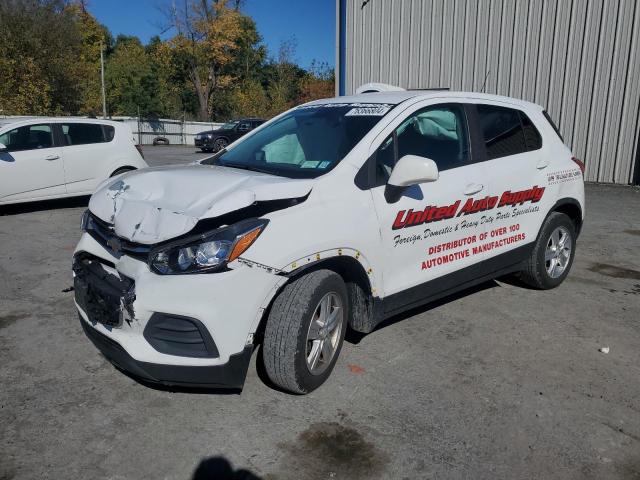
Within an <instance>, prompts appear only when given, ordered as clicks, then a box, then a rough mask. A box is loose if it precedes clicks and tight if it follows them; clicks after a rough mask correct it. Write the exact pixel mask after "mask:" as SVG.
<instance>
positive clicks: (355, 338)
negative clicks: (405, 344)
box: [344, 280, 500, 345]
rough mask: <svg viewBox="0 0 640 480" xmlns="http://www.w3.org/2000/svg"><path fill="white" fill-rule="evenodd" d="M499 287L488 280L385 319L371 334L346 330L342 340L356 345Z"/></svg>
mask: <svg viewBox="0 0 640 480" xmlns="http://www.w3.org/2000/svg"><path fill="white" fill-rule="evenodd" d="M499 286H500V285H499V284H498V283H497V282H496V281H495V280H489V281H487V282H484V283H481V284H480V285H476V286H475V287H469V288H467V289H465V290H462V291H460V292H458V293H454V294H452V295H448V296H446V297H444V298H441V299H440V300H435V301H433V302H430V303H427V304H426V305H421V306H419V307H415V308H412V309H411V310H407V311H406V312H403V313H400V314H398V315H394V316H393V317H390V318H387V319H386V320H384V321H383V322H382V323H380V324H378V326H376V328H374V329H373V332H371V333H360V332H356V331H355V330H353V329H351V328H349V329H348V330H347V333H346V335H345V338H344V339H345V340H346V341H347V342H349V343H352V344H354V345H357V344H358V343H360V342H361V341H362V339H363V338H364V337H366V336H367V335H373V334H374V333H375V332H377V331H378V330H381V329H383V328H385V327H388V326H390V325H393V324H395V323H398V322H401V321H402V320H405V319H407V318H410V317H413V316H415V315H419V314H421V313H425V312H428V311H429V310H431V309H433V308H437V307H440V306H442V305H445V304H447V303H449V302H455V301H456V300H459V299H461V298H464V297H466V296H467V295H473V294H474V293H478V292H482V291H484V290H488V289H490V288H495V287H499Z"/></svg>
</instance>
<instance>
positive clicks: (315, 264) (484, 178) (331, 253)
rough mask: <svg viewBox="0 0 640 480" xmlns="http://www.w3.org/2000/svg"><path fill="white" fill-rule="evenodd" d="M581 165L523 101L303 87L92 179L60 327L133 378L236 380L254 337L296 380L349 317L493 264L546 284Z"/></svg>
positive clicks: (220, 383) (574, 205) (569, 239)
mask: <svg viewBox="0 0 640 480" xmlns="http://www.w3.org/2000/svg"><path fill="white" fill-rule="evenodd" d="M583 173H584V164H583V163H582V162H581V161H580V160H577V159H576V158H574V157H573V155H572V153H571V151H570V150H569V148H567V147H566V146H565V145H564V144H563V141H562V139H561V137H560V135H559V134H558V133H557V130H556V128H555V127H554V126H553V123H552V122H551V121H550V119H549V117H548V116H547V115H546V113H545V112H544V110H543V108H542V107H540V106H538V105H534V104H532V103H528V102H524V101H520V100H515V99H512V98H506V97H499V96H492V95H484V94H477V93H454V92H442V91H438V92H424V91H423V92H420V91H414V92H410V91H407V92H387V93H369V94H362V95H357V96H351V97H339V98H335V99H326V100H318V101H315V102H312V103H309V104H305V105H302V106H300V107H297V108H294V109H292V110H289V111H288V112H285V113H284V114H282V115H280V116H278V117H276V118H274V119H272V120H270V121H269V122H268V123H267V124H266V125H264V126H263V127H261V128H260V129H259V130H256V131H255V132H252V133H250V134H249V135H247V136H246V137H244V138H243V139H242V140H240V141H239V142H236V143H235V144H234V145H231V146H230V147H228V149H227V150H226V151H223V152H222V153H220V154H218V155H214V156H213V157H210V158H208V159H205V160H203V161H202V162H201V164H196V165H187V166H175V167H171V168H167V167H162V168H156V169H149V170H146V171H142V172H131V173H128V174H125V175H123V176H121V177H120V178H118V179H115V180H113V181H110V182H106V183H105V184H104V185H103V187H102V188H100V189H99V190H98V191H97V192H96V193H95V194H94V195H93V197H92V198H91V201H90V203H89V209H88V210H87V212H86V213H85V215H84V218H83V229H84V233H83V235H82V237H81V239H80V242H79V244H78V246H77V248H76V251H75V254H74V261H73V271H74V276H75V292H76V305H77V307H78V311H79V313H80V316H81V318H80V323H81V325H82V328H83V329H84V331H85V333H86V334H87V335H88V336H89V338H90V339H91V340H92V341H93V343H94V344H95V345H96V346H97V347H98V349H100V350H101V351H102V353H103V354H104V355H105V356H106V357H107V358H109V359H111V361H112V362H113V363H115V364H116V365H117V366H118V367H119V368H121V369H123V370H126V371H129V372H131V373H132V374H134V375H136V376H138V377H141V378H143V379H146V380H147V381H151V382H159V383H163V384H169V385H172V384H177V385H192V386H216V387H236V388H238V387H242V385H243V383H244V379H245V375H246V371H247V367H248V364H249V359H250V357H251V355H252V351H253V350H254V348H255V346H256V345H258V344H261V345H262V348H261V349H260V355H261V356H262V360H263V361H264V365H265V369H266V373H267V374H268V376H269V378H270V379H271V380H272V381H273V382H274V383H275V384H276V385H277V386H279V387H281V388H283V389H285V390H288V391H290V392H295V393H307V392H310V391H312V390H314V389H315V388H317V387H318V386H320V385H321V384H322V383H323V382H324V381H325V380H326V379H327V377H328V376H329V374H330V372H331V371H332V369H333V367H334V365H335V363H336V359H337V358H338V355H339V353H340V349H341V347H342V344H343V339H344V335H345V331H346V330H347V328H348V327H350V328H352V329H354V330H357V331H359V332H364V333H368V332H371V331H372V330H373V329H374V328H375V327H376V326H377V325H379V324H380V322H382V321H383V320H384V319H387V318H389V317H392V316H394V315H397V314H399V313H401V312H404V311H406V310H408V309H412V308H415V307H418V306H420V305H423V304H425V303H428V302H431V301H433V300H435V299H438V298H441V297H444V296H446V295H449V294H451V293H453V292H456V291H459V290H462V289H465V288H468V287H470V286H473V285H475V284H478V283H481V282H485V281H487V280H489V279H492V278H496V277H499V276H503V275H506V274H511V273H517V275H519V277H520V278H521V279H522V281H524V282H525V283H526V284H528V285H530V286H532V287H533V288H537V289H550V288H554V287H557V286H558V285H560V283H562V281H563V280H564V279H565V278H566V276H567V274H568V273H569V270H570V268H571V265H572V262H573V259H574V255H575V251H576V240H577V237H578V234H579V232H580V230H581V228H582V224H583V219H584V184H583ZM398 349H402V346H401V345H389V350H390V352H391V351H393V350H398Z"/></svg>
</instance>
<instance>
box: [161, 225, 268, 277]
mask: <svg viewBox="0 0 640 480" xmlns="http://www.w3.org/2000/svg"><path fill="white" fill-rule="evenodd" d="M267 223H269V220H266V219H253V220H243V221H241V222H238V223H236V224H233V225H231V226H228V227H224V228H220V229H218V230H214V231H213V232H209V233H205V234H202V235H198V236H197V237H195V238H194V237H192V238H189V239H185V240H182V241H181V242H179V244H178V243H173V244H168V245H164V246H162V247H158V248H156V249H154V250H153V251H152V252H151V254H150V256H149V266H150V268H151V270H153V271H154V272H156V273H159V274H161V275H176V274H183V273H206V272H212V271H216V270H220V269H222V268H224V266H225V265H226V264H227V263H229V262H231V261H233V260H235V259H236V258H238V257H239V256H240V255H242V253H244V252H245V251H246V250H247V249H248V248H249V247H250V246H251V245H252V244H253V242H254V241H255V240H256V238H258V236H259V235H260V234H261V233H262V231H263V230H264V228H265V227H266V226H267Z"/></svg>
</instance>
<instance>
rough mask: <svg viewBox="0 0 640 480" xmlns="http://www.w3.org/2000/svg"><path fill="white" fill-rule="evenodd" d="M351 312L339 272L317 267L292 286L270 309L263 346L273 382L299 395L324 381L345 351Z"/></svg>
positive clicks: (263, 353)
mask: <svg viewBox="0 0 640 480" xmlns="http://www.w3.org/2000/svg"><path fill="white" fill-rule="evenodd" d="M348 315H349V303H348V296H347V288H346V286H345V284H344V281H343V280H342V278H341V277H340V276H339V275H338V274H337V273H335V272H332V271H330V270H316V271H314V272H311V273H308V274H306V275H303V276H301V277H299V278H297V279H295V280H293V281H292V282H291V283H289V284H287V285H286V286H285V287H284V289H283V290H282V292H280V294H279V295H278V297H277V298H276V299H275V301H274V303H273V305H272V307H271V311H270V313H269V318H268V319H267V325H266V328H265V333H264V341H263V345H262V358H263V360H264V365H265V369H266V372H267V374H268V375H269V378H270V379H271V381H273V382H274V383H275V384H276V385H278V386H279V387H281V388H283V389H285V390H288V391H290V392H293V393H299V394H303V393H309V392H311V391H313V390H315V389H316V388H318V387H319V386H320V385H322V384H323V383H324V382H325V380H326V379H327V378H328V377H329V375H330V374H331V371H332V370H333V367H334V365H335V363H336V361H337V359H338V355H339V354H340V349H341V348H342V343H343V341H344V335H345V331H346V328H347V318H348Z"/></svg>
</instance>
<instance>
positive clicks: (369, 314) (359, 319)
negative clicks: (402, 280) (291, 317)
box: [255, 249, 376, 343]
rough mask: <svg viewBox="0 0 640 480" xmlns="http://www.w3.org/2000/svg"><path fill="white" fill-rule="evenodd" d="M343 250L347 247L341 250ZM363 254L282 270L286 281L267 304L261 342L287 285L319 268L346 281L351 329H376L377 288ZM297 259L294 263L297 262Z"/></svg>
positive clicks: (260, 326)
mask: <svg viewBox="0 0 640 480" xmlns="http://www.w3.org/2000/svg"><path fill="white" fill-rule="evenodd" d="M340 250H343V249H340ZM360 259H361V256H360V255H359V254H358V257H355V256H350V255H335V256H330V257H326V258H321V259H319V260H315V261H311V262H309V263H307V264H305V265H302V266H299V267H297V268H295V269H294V270H292V271H289V272H286V271H281V272H280V273H279V274H278V275H280V276H282V277H283V279H284V280H285V281H283V282H282V283H280V284H279V285H278V287H277V288H276V290H275V292H273V295H271V296H270V298H269V300H268V302H267V304H266V305H265V307H264V309H263V312H262V315H261V318H260V320H259V322H258V326H257V328H256V330H255V333H256V337H257V340H258V343H260V342H261V341H262V336H263V333H264V329H265V326H266V323H267V319H268V318H269V312H270V310H271V307H272V305H273V303H274V301H275V299H276V298H277V297H278V295H279V294H280V292H281V291H282V290H283V289H284V287H285V286H286V285H287V284H289V283H290V282H292V281H294V280H295V279H297V278H300V277H302V276H303V275H306V274H308V273H311V272H313V271H316V270H331V271H333V272H335V273H337V274H338V275H340V277H342V279H343V280H344V282H345V284H346V286H347V293H348V295H349V298H348V300H349V305H350V307H351V308H350V312H349V313H350V314H349V319H348V323H349V326H350V327H351V328H353V329H354V330H357V331H359V332H364V333H368V332H370V331H371V330H373V328H374V326H375V323H374V322H373V316H374V304H375V298H374V296H375V295H376V287H375V285H374V284H373V283H372V279H371V269H370V268H366V266H365V265H363V263H362V262H361V261H359V260H360ZM295 263H296V262H293V264H294V265H295Z"/></svg>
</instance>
